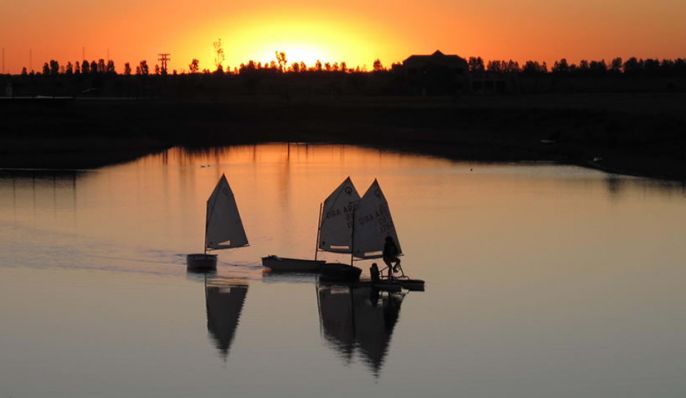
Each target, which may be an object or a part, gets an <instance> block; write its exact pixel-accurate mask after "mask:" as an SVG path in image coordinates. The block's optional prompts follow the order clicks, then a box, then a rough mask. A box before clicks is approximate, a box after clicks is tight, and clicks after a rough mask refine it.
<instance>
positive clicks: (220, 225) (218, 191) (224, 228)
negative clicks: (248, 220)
mask: <svg viewBox="0 0 686 398" xmlns="http://www.w3.org/2000/svg"><path fill="white" fill-rule="evenodd" d="M247 245H248V238H247V237H246V235H245V229H244V228H243V221H242V220H241V215H240V214H239V213H238V206H237V205H236V198H235V197H234V196H233V191H231V187H230V186H229V182H228V181H227V180H226V176H225V175H223V174H222V176H221V178H220V179H219V182H217V186H216V187H215V188H214V191H212V195H210V197H209V199H208V200H207V213H206V216H205V251H204V253H194V254H189V255H187V256H186V264H187V266H188V269H189V270H193V271H197V270H211V269H215V268H216V267H217V255H216V254H208V253H207V251H208V250H223V249H233V248H237V247H244V246H247Z"/></svg>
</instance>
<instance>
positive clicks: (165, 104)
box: [0, 93, 686, 181]
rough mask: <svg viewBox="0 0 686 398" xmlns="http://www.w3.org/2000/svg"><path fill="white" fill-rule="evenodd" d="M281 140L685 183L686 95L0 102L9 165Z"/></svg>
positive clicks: (0, 141) (58, 164)
mask: <svg viewBox="0 0 686 398" xmlns="http://www.w3.org/2000/svg"><path fill="white" fill-rule="evenodd" d="M275 141H280V142H296V141H297V142H309V143H339V144H352V145H363V146H373V147H379V148H384V149H389V150H398V151H406V152H412V153H421V154H428V155H433V156H440V157H445V158H449V159H462V160H480V161H551V162H558V163H562V164H575V165H580V166H584V167H592V168H597V169H601V170H605V171H608V172H613V173H620V174H629V175H637V176H646V177H654V178H662V179H671V180H681V181H686V94H683V93H651V94H578V95H577V94H541V95H526V96H525V95H517V96H514V95H513V96H497V97H495V96H494V97H490V96H465V97H441V98H422V97H407V98H404V97H394V98H386V97H335V98H330V97H321V98H316V99H312V98H307V99H301V100H298V99H293V98H290V99H284V98H279V97H236V98H231V99H227V100H222V101H215V102H209V101H185V102H180V101H166V100H155V99H146V100H140V99H139V100H119V99H97V100H86V99H68V98H67V99H47V98H42V99H7V100H0V168H48V169H50V168H60V169H82V168H96V167H101V166H105V165H109V164H114V163H119V162H125V161H129V160H132V159H135V158H137V157H139V156H143V155H145V154H148V153H154V152H158V151H161V150H164V149H167V148H169V147H172V146H186V147H207V146H223V145H234V144H252V143H263V142H275Z"/></svg>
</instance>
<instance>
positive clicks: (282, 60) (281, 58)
mask: <svg viewBox="0 0 686 398" xmlns="http://www.w3.org/2000/svg"><path fill="white" fill-rule="evenodd" d="M276 61H277V62H278V63H279V69H280V70H281V72H283V71H284V70H285V69H286V65H288V64H287V62H288V61H287V60H286V53H285V52H284V51H277V52H276Z"/></svg>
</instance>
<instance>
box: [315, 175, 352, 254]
mask: <svg viewBox="0 0 686 398" xmlns="http://www.w3.org/2000/svg"><path fill="white" fill-rule="evenodd" d="M359 200H360V194H358V193H357V189H355V186H354V185H353V182H352V181H351V180H350V177H348V178H346V179H345V181H343V182H342V183H341V185H339V186H338V188H336V190H335V191H333V193H331V195H329V197H328V198H326V200H325V201H324V205H323V206H322V214H321V222H320V224H319V242H318V247H319V249H320V250H324V251H328V252H334V253H350V251H351V247H352V235H353V234H352V227H353V212H354V209H355V206H357V202H358V201H359Z"/></svg>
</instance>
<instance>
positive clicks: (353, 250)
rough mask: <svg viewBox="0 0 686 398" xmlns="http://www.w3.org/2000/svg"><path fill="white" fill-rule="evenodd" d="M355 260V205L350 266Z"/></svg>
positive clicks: (351, 231)
mask: <svg viewBox="0 0 686 398" xmlns="http://www.w3.org/2000/svg"><path fill="white" fill-rule="evenodd" d="M354 259H355V206H354V205H353V227H352V228H351V229H350V266H351V267H352V266H353V261H354Z"/></svg>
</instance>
